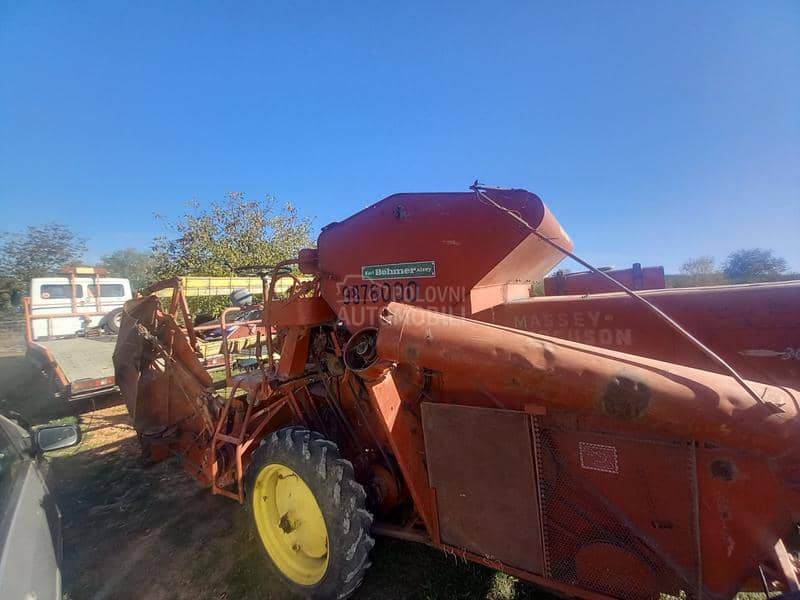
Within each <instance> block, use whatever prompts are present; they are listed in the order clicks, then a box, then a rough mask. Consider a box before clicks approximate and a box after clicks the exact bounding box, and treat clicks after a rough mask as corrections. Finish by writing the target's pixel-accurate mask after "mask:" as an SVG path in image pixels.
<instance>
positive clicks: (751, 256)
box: [723, 248, 788, 282]
mask: <svg viewBox="0 0 800 600" xmlns="http://www.w3.org/2000/svg"><path fill="white" fill-rule="evenodd" d="M787 268H788V265H787V264H786V260H784V259H783V258H780V257H778V256H775V255H774V254H773V252H772V250H765V249H762V248H747V249H744V250H737V251H736V252H732V253H731V254H730V255H728V258H727V259H726V260H725V264H724V265H723V271H724V272H725V275H727V276H728V277H729V278H730V279H732V280H734V281H741V282H749V281H767V280H770V279H775V278H779V277H780V275H781V274H782V273H785V272H786V270H787Z"/></svg>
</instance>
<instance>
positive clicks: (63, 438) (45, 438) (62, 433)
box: [36, 425, 81, 452]
mask: <svg viewBox="0 0 800 600" xmlns="http://www.w3.org/2000/svg"><path fill="white" fill-rule="evenodd" d="M80 441H81V430H80V427H78V426H77V425H48V426H46V427H42V428H41V429H39V430H37V431H36V446H37V447H38V448H39V449H40V450H41V451H42V452H50V451H51V450H60V449H61V448H69V447H70V446H74V445H75V444H77V443H78V442H80Z"/></svg>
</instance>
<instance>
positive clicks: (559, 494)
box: [115, 190, 800, 598]
mask: <svg viewBox="0 0 800 600" xmlns="http://www.w3.org/2000/svg"><path fill="white" fill-rule="evenodd" d="M487 193H488V194H489V196H490V199H491V202H486V201H485V199H486V198H487V197H489V196H486V195H485V194H484V195H481V194H478V193H473V192H468V193H446V194H397V195H394V196H390V197H388V198H386V199H384V200H382V201H381V202H378V203H377V204H374V205H372V206H370V207H369V208H367V209H365V210H363V211H361V212H359V213H357V214H356V215H354V216H352V217H350V218H349V219H347V220H345V221H342V222H340V223H335V224H333V225H330V226H328V227H326V228H325V229H324V230H323V232H322V233H321V235H320V237H319V242H318V247H317V248H316V249H314V250H304V251H302V252H301V253H300V255H299V256H298V258H297V259H296V260H294V261H286V263H284V264H281V265H278V266H277V267H276V268H275V269H274V270H273V271H272V275H271V277H270V278H269V280H266V279H265V281H267V283H266V284H265V303H264V311H263V313H264V327H265V331H267V332H271V333H270V334H269V335H267V336H266V338H267V339H266V340H265V344H266V354H267V355H266V357H264V356H262V355H261V354H259V355H258V359H259V367H258V368H257V369H255V370H252V371H250V372H247V373H243V374H238V375H231V376H230V377H229V382H228V383H229V384H230V387H231V389H230V391H229V393H227V394H226V395H219V394H218V393H216V392H215V390H214V388H213V387H212V385H211V380H210V377H209V376H208V375H207V373H206V372H205V371H204V370H203V369H202V367H201V366H200V365H199V364H198V362H197V359H196V357H195V354H194V349H193V348H192V340H193V339H194V335H193V333H192V331H191V324H190V323H191V322H190V320H188V319H185V318H184V321H185V322H186V323H187V325H186V327H185V328H184V329H182V328H181V327H179V326H178V323H177V322H176V318H175V314H174V311H173V314H170V312H169V311H167V312H164V311H162V310H161V308H160V306H159V304H158V302H157V299H155V298H154V297H149V298H142V299H137V300H134V301H131V302H130V303H129V304H128V305H127V307H126V316H125V319H124V322H123V330H122V331H121V333H120V336H119V341H118V346H117V351H116V354H115V362H116V367H117V381H118V383H119V385H120V388H121V389H122V391H123V394H124V396H125V400H126V402H127V404H128V407H129V410H130V412H131V414H132V416H133V421H134V426H135V427H136V429H137V430H138V431H139V432H140V438H141V440H142V445H143V448H144V451H145V452H146V453H147V454H148V455H149V456H150V458H152V459H158V458H162V457H165V456H167V455H169V454H170V453H178V454H180V455H182V456H183V457H184V464H185V465H186V468H187V470H188V471H189V472H191V473H192V474H193V475H195V476H196V477H197V478H198V479H199V480H200V481H202V482H204V483H206V484H209V485H210V486H211V487H212V489H213V491H214V492H215V493H220V494H224V495H227V496H230V497H232V498H235V499H237V500H239V501H241V502H245V501H247V502H250V503H251V507H252V509H253V511H254V514H255V515H256V516H255V522H256V526H257V530H258V532H259V534H260V537H261V539H262V541H263V543H264V547H265V550H266V552H267V554H268V555H269V556H270V558H271V559H272V561H273V563H274V564H275V565H276V566H277V567H278V570H279V571H280V572H281V573H282V574H283V576H284V577H285V579H286V581H287V583H288V584H289V585H290V586H291V587H292V589H293V590H294V591H295V592H298V593H300V594H301V595H305V596H308V597H317V598H325V597H330V596H331V595H334V596H335V595H339V596H346V595H348V594H349V593H351V592H352V591H353V589H355V586H357V584H358V582H359V581H360V578H361V577H363V571H364V569H365V568H366V567H365V566H364V565H365V564H366V556H367V553H368V550H369V547H370V546H371V538H369V534H370V531H371V532H372V533H378V534H385V535H393V536H396V537H400V538H402V539H412V540H416V541H420V542H424V543H427V544H430V545H433V546H435V547H438V548H441V549H444V550H447V551H449V552H453V553H456V554H458V555H460V556H464V557H466V558H468V559H470V560H475V561H478V562H481V563H483V564H486V565H489V566H492V567H494V568H497V569H501V570H504V571H506V572H509V573H512V574H514V575H516V576H518V577H521V578H524V579H526V580H529V581H532V582H535V583H537V584H538V585H541V586H543V587H546V588H548V589H551V590H555V591H558V592H560V593H565V594H570V595H574V596H580V597H586V598H594V597H621V598H650V597H658V596H659V595H660V594H663V593H667V594H676V595H677V594H680V593H681V592H683V593H685V594H686V595H687V596H688V597H692V598H701V597H706V598H726V597H731V596H732V595H734V594H735V593H736V592H737V591H739V590H740V589H743V588H748V587H750V586H751V584H752V582H753V581H756V582H757V581H761V579H758V576H760V575H761V574H762V573H763V575H764V577H763V579H764V580H765V581H767V582H768V584H769V585H773V584H772V583H771V582H773V581H774V582H776V583H775V584H774V585H775V589H778V590H781V591H784V592H793V591H796V589H797V574H796V569H795V565H794V559H793V555H792V552H793V550H794V546H793V545H794V543H795V540H794V528H795V524H796V523H797V522H798V518H799V517H800V514H798V513H800V469H799V468H798V467H800V462H798V461H799V456H798V453H800V435H798V433H800V420H798V410H799V408H798V407H799V406H800V405H799V404H798V402H800V392H798V387H800V375H799V372H798V366H799V365H800V360H798V358H800V352H798V347H800V312H798V307H799V306H800V283H797V282H795V283H784V284H774V285H773V284H765V285H759V286H728V287H720V288H701V289H695V290H654V291H647V292H642V294H643V295H645V296H646V297H647V298H648V299H649V300H650V302H652V303H653V304H656V305H657V306H658V307H659V308H661V309H662V310H663V311H664V312H666V313H668V314H669V315H670V316H672V317H673V318H674V319H675V320H677V321H678V322H679V323H681V324H682V325H683V326H684V328H685V329H687V330H689V331H690V332H691V333H693V334H694V336H695V337H696V338H698V339H699V340H701V341H702V342H703V343H704V344H706V345H707V346H709V347H711V348H713V350H714V351H715V352H716V353H717V354H719V355H720V356H722V357H723V358H724V359H726V361H727V362H728V364H729V365H731V366H733V367H734V368H735V369H736V370H738V371H739V372H740V373H742V374H743V375H744V376H745V377H746V378H747V379H748V381H746V382H745V381H737V379H736V378H734V377H732V376H731V374H730V372H729V371H728V370H727V369H726V368H724V367H723V366H721V364H719V363H718V362H715V360H714V359H710V358H709V357H708V354H707V353H703V352H700V351H698V350H697V345H696V344H693V343H691V342H690V341H687V340H686V338H685V337H684V336H682V335H681V334H679V333H676V331H675V329H674V328H669V327H667V326H665V325H664V323H663V322H662V321H661V320H659V318H658V317H657V316H654V315H653V313H652V312H648V311H647V309H646V307H644V306H643V305H642V304H640V303H637V302H636V299H635V298H633V299H632V298H631V297H630V296H628V295H625V294H619V293H600V294H589V295H582V296H553V297H537V298H533V297H531V296H530V289H531V285H532V283H533V282H534V281H535V280H540V279H542V278H543V277H544V275H545V274H546V273H547V272H549V271H550V270H551V269H552V268H553V267H554V266H555V265H556V264H557V263H558V262H559V260H560V259H561V258H562V254H561V253H560V252H559V251H558V250H556V249H554V247H553V245H552V244H549V243H545V242H543V240H542V237H545V238H546V239H548V240H551V241H554V242H555V243H557V245H558V246H560V247H562V248H564V249H565V250H567V251H569V250H571V248H572V242H571V241H570V239H569V237H568V236H567V235H566V233H565V232H564V231H563V229H562V228H561V226H560V225H559V224H558V222H557V221H556V219H555V218H554V217H553V215H552V214H551V213H550V211H549V210H548V209H547V208H546V207H545V206H544V204H543V203H542V202H541V200H540V199H539V198H538V197H537V196H535V195H534V194H531V193H529V192H526V191H524V190H492V191H491V192H487ZM498 207H500V208H501V210H498ZM512 216H513V218H512ZM520 219H521V220H522V221H524V222H525V224H523V223H522V222H521V221H520ZM533 230H535V232H536V234H534V233H533ZM288 264H297V265H298V266H299V269H300V270H301V271H302V272H303V273H305V274H307V275H310V276H311V280H310V281H301V280H299V279H297V278H296V277H295V276H294V275H292V274H287V272H286V271H285V270H284V267H285V266H286V265H288ZM281 277H294V278H295V285H294V288H293V289H292V292H291V293H290V294H289V295H288V297H276V296H275V294H274V293H273V290H274V286H275V282H276V281H277V280H278V279H280V278H281ZM645 287H646V286H645ZM273 333H274V335H272V334H273ZM262 442H263V443H264V444H263V445H261V444H262ZM257 449H258V450H257ZM287 452H294V454H289V455H287V454H286V453H287ZM326 452H327V454H326ZM333 455H335V456H337V457H341V458H336V459H335V461H334V462H333V463H330V461H329V458H330V456H333ZM292 457H294V458H292ZM326 457H327V458H326ZM295 459H296V461H295ZM303 460H306V461H307V462H308V466H307V467H304V466H303V465H304V463H303ZM280 461H283V462H282V463H281V462H280ZM326 461H328V462H326ZM288 463H291V465H289V467H291V469H289V471H276V468H278V467H276V465H279V467H282V468H283V469H288V468H289V467H287V466H285V465H286V464H288ZM304 469H306V470H304ZM276 473H277V475H276ZM286 473H288V475H286ZM330 473H335V474H336V476H335V477H334V479H333V480H332V479H331V477H330ZM270 477H272V479H270ZM286 477H289V478H290V479H291V478H296V479H297V480H302V481H304V482H305V484H307V487H304V488H302V490H310V491H309V492H308V493H310V494H311V496H312V497H315V498H316V500H317V502H316V504H315V505H314V506H316V510H317V511H318V512H319V513H320V515H321V516H320V517H319V518H317V517H315V518H317V521H315V523H316V525H314V526H313V527H312V526H311V525H308V523H309V522H310V520H309V519H305V520H304V519H303V518H300V517H298V511H299V509H298V508H297V507H296V506H294V505H292V507H290V504H291V502H289V501H288V500H287V498H288V497H289V496H291V494H289V495H288V496H287V495H285V494H284V492H283V491H281V490H282V489H288V488H286V487H285V486H286V485H288V484H286V483H280V482H281V481H286ZM276 478H277V479H276ZM271 481H272V482H273V483H270V482H271ZM275 481H277V482H278V483H274V482H275ZM270 486H272V487H270ZM281 486H284V487H283V488H281ZM326 486H327V487H326ZM301 487H302V486H301ZM292 489H293V490H295V491H294V492H292V493H294V494H296V495H297V494H300V493H301V492H298V491H297V489H298V488H292ZM347 489H350V490H352V494H353V495H352V496H350V497H348V498H350V499H349V500H348V501H347V502H344V501H341V502H340V500H341V498H343V497H344V496H342V495H341V494H343V493H345V491H346V490H347ZM263 490H268V491H266V492H264V491H263ZM302 490H301V491H302ZM302 493H303V494H305V493H306V491H302ZM304 497H305V496H304ZM270 503H272V504H270ZM306 505H309V506H310V505H311V502H310V501H309V502H306ZM264 506H266V507H267V508H263V507H264ZM262 508H263V511H262ZM309 510H311V509H309ZM312 513H313V514H314V515H316V514H317V513H316V512H314V511H313V510H311V512H310V513H308V514H312ZM260 514H263V515H264V516H263V517H259V516H258V515H260ZM273 521H274V522H273ZM303 523H306V524H305V525H303ZM341 523H346V527H342V526H341V525H340V524H341ZM353 523H355V524H357V525H358V526H359V527H361V528H362V529H361V530H359V531H362V530H363V535H362V534H361V533H359V534H358V535H356V534H355V533H354V531H356V530H355V529H352V528H353V527H356V525H353ZM304 527H305V529H303V528H304ZM275 532H277V533H275ZM354 536H355V537H354ZM284 538H285V539H284ZM323 539H324V542H323V541H322V540H323ZM281 544H284V545H281ZM787 546H788V549H787ZM351 547H352V552H350V551H349V550H348V548H351ZM340 548H343V549H341V550H340ZM348 556H350V558H347V557H348ZM353 557H356V558H353ZM348 561H354V562H348ZM355 563H358V564H357V565H356V564H355Z"/></svg>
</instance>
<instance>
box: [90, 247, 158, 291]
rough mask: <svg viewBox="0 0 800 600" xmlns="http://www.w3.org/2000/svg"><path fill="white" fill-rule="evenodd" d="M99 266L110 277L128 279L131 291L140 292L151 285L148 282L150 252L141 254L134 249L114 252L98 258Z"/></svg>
mask: <svg viewBox="0 0 800 600" xmlns="http://www.w3.org/2000/svg"><path fill="white" fill-rule="evenodd" d="M99 266H101V267H103V268H105V269H107V270H108V272H109V275H110V276H111V277H125V278H127V279H130V281H131V288H132V289H133V290H140V289H142V288H145V287H147V286H148V285H149V284H150V283H152V281H150V277H151V274H152V270H153V253H152V252H142V251H141V250H137V249H136V248H124V249H122V250H115V251H114V252H112V253H111V254H106V255H104V256H102V257H100V264H99Z"/></svg>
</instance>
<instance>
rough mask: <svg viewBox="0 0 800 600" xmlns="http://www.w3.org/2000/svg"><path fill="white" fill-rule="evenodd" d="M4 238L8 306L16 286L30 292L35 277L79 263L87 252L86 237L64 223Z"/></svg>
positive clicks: (0, 300) (0, 254) (0, 299)
mask: <svg viewBox="0 0 800 600" xmlns="http://www.w3.org/2000/svg"><path fill="white" fill-rule="evenodd" d="M3 237H4V238H5V241H4V242H3V244H2V245H0V274H2V278H3V281H2V289H0V304H3V305H5V306H7V303H8V301H9V299H10V296H11V292H12V291H13V290H14V289H18V290H22V291H26V290H27V289H28V283H29V282H30V280H31V278H33V277H43V276H45V275H52V274H53V273H54V272H56V271H58V270H59V269H61V268H62V267H65V266H68V265H72V264H75V263H78V262H80V260H81V259H82V257H83V254H84V253H85V252H86V240H85V239H84V238H82V237H80V236H79V235H78V234H76V233H75V232H74V231H72V230H71V229H69V228H68V227H66V226H65V225H62V224H60V223H46V224H44V225H30V226H28V228H27V229H26V230H25V231H24V232H21V233H17V234H4V235H3Z"/></svg>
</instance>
